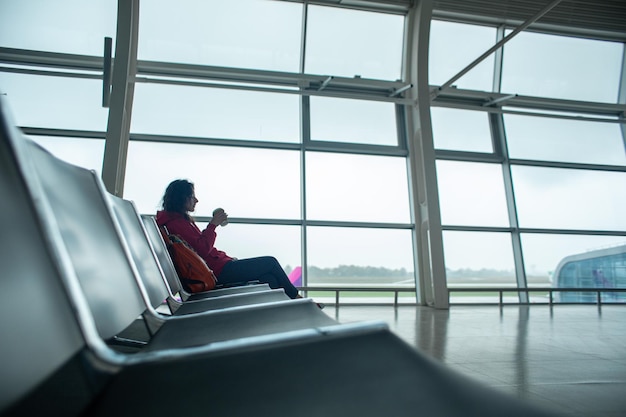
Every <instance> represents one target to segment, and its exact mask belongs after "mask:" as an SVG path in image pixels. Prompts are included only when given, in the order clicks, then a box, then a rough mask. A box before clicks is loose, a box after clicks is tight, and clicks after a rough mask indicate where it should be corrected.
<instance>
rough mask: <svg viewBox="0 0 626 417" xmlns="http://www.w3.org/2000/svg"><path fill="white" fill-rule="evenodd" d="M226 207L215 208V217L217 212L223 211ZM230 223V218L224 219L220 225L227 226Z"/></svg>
mask: <svg viewBox="0 0 626 417" xmlns="http://www.w3.org/2000/svg"><path fill="white" fill-rule="evenodd" d="M223 212H224V209H223V208H216V209H215V210H213V217H215V216H216V215H217V214H219V213H223ZM227 224H228V219H226V220H224V221H223V222H222V223H221V224H220V226H226V225H227Z"/></svg>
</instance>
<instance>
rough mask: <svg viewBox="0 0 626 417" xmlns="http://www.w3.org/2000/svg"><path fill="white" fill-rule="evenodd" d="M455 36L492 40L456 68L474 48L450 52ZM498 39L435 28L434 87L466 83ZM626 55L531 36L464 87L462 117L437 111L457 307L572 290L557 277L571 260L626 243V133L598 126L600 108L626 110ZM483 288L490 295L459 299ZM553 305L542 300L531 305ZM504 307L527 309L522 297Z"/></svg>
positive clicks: (590, 43) (470, 30)
mask: <svg viewBox="0 0 626 417" xmlns="http://www.w3.org/2000/svg"><path fill="white" fill-rule="evenodd" d="M444 33H446V34H447V35H449V38H450V39H460V38H464V39H467V38H469V37H477V36H479V34H481V33H483V34H484V36H485V39H486V38H489V36H491V40H490V41H487V40H485V41H484V42H485V43H488V45H486V46H485V44H483V46H484V48H483V49H482V50H481V51H480V52H478V53H474V54H471V59H470V58H469V57H466V58H465V59H463V58H460V59H459V60H458V61H459V62H455V63H453V61H454V60H456V59H457V58H458V57H459V53H461V52H463V51H464V50H465V47H464V48H461V49H459V48H458V44H455V45H453V44H451V43H450V44H446V43H445V42H443V41H442V38H445V36H443V34H444ZM487 33H489V35H487ZM504 33H505V34H506V33H510V31H509V32H507V31H504ZM495 36H496V28H492V29H491V31H490V29H489V28H487V27H485V26H478V25H468V24H462V23H454V22H433V25H432V30H431V37H432V41H431V47H434V46H437V48H438V49H437V50H432V51H431V53H430V58H431V61H430V69H431V73H430V82H431V84H434V85H437V84H438V83H439V84H441V83H444V82H446V81H447V80H448V79H449V78H450V77H452V76H453V75H455V74H456V73H457V72H460V71H461V70H462V69H463V68H464V66H465V65H467V64H469V63H470V62H471V61H472V60H473V59H474V58H475V57H476V56H478V55H480V54H481V53H482V52H484V51H485V50H487V49H488V48H489V47H491V46H492V45H493V44H494V43H495V42H496V41H497V38H496V37H495ZM623 53H624V45H623V44H621V43H616V42H605V41H598V40H590V39H583V38H572V37H563V36H556V35H547V34H538V33H526V32H521V33H520V34H519V35H518V36H517V37H514V38H512V39H511V40H510V41H509V42H508V43H506V44H505V46H504V48H503V54H502V56H501V60H500V61H497V60H496V61H494V60H493V59H492V60H491V61H489V62H488V64H487V65H484V62H483V64H480V65H478V66H477V67H475V68H474V69H473V70H471V71H469V72H468V73H467V74H466V75H464V76H463V77H461V78H460V79H459V80H458V81H457V82H456V83H455V85H456V86H457V88H464V89H467V90H465V91H467V93H459V100H458V103H457V104H456V106H457V107H456V108H455V104H453V103H452V101H453V100H452V99H451V98H450V97H446V104H445V107H432V108H431V120H432V124H433V141H434V145H435V147H436V149H437V151H436V152H437V159H438V161H437V180H438V189H439V198H440V209H441V220H442V225H443V243H444V253H445V263H446V274H447V283H448V288H449V289H450V290H451V303H455V302H460V303H466V302H470V303H472V302H485V301H487V302H498V297H499V293H498V292H489V291H487V289H488V288H491V287H504V288H506V287H513V288H524V287H528V288H547V287H558V286H559V285H561V284H562V282H564V281H563V280H560V281H559V280H558V279H556V277H554V271H555V269H556V268H557V266H558V265H559V263H560V262H561V261H562V260H563V259H566V258H567V259H569V258H571V257H578V256H584V254H586V253H591V252H593V251H595V250H598V249H602V248H612V247H621V246H623V245H624V244H625V243H626V223H625V221H624V216H623V215H622V213H621V212H622V211H623V210H622V207H625V204H626V150H625V143H626V140H625V138H624V131H625V130H624V127H623V125H622V126H621V125H620V123H619V120H618V119H617V118H616V117H615V116H614V113H613V114H612V113H611V110H607V111H606V112H605V113H604V114H598V113H599V112H598V107H597V106H596V103H606V104H607V105H609V104H613V103H616V102H617V100H618V96H617V92H618V91H619V88H618V86H619V82H620V76H621V74H622V71H623V69H622V59H623ZM498 56H500V55H497V54H492V58H497V57H498ZM450 57H452V58H450ZM446 63H447V64H446ZM490 69H495V71H490ZM479 74H483V75H484V77H485V78H488V79H489V81H488V80H487V79H483V80H482V81H481V78H480V77H479ZM498 74H502V75H501V78H500V77H498ZM600 79H601V80H600ZM470 90H472V91H480V90H483V91H490V92H492V93H496V94H502V95H505V96H504V98H503V99H502V101H503V102H504V104H503V106H504V107H499V106H494V105H493V104H492V103H495V102H497V101H494V100H493V98H494V96H490V95H488V94H486V95H483V96H482V97H484V98H483V100H484V101H483V102H482V104H481V103H480V102H478V105H476V102H474V103H472V102H471V100H468V97H472V100H476V98H475V97H480V95H476V94H475V93H473V92H470ZM463 94H465V95H463ZM520 95H529V96H530V95H532V96H537V97H539V98H538V99H532V100H531V101H527V102H526V104H528V103H529V102H532V105H525V106H524V108H521V109H520V108H519V107H515V106H512V105H511V106H508V105H507V103H506V102H507V101H508V100H509V99H511V98H513V99H515V98H516V97H518V96H520ZM544 98H545V100H544ZM555 99H557V100H558V99H565V100H564V101H563V102H561V103H558V104H556V103H557V100H555ZM573 100H579V101H578V102H576V106H571V104H572V103H573ZM583 100H584V101H583ZM548 102H549V104H546V103H548ZM434 105H435V106H437V101H436V100H435V102H434ZM586 108H588V109H589V112H588V113H585V112H584V109H586ZM589 279H590V280H593V277H591V278H589ZM619 282H620V283H621V282H622V281H619ZM477 287H478V288H479V289H480V288H485V289H486V291H484V292H482V293H481V292H476V291H472V292H469V291H468V292H462V291H456V289H458V288H467V289H474V290H475V289H476V288H477ZM548 297H549V294H548V293H547V292H545V293H542V292H531V293H529V299H527V300H528V301H530V302H547V300H548ZM603 297H606V295H605V296H603ZM609 297H610V296H609ZM592 298H593V297H592ZM504 299H505V302H506V301H507V300H510V301H516V300H522V301H525V300H526V299H525V298H524V294H523V293H519V294H516V293H513V292H507V293H504ZM555 300H556V301H557V302H558V301H564V300H565V298H559V297H558V296H555ZM568 300H569V301H570V302H571V301H572V298H571V297H570V298H569V299H568ZM593 300H594V301H595V298H593ZM580 301H584V300H582V299H581V300H580ZM587 301H588V300H587Z"/></svg>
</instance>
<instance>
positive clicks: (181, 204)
mask: <svg viewBox="0 0 626 417" xmlns="http://www.w3.org/2000/svg"><path fill="white" fill-rule="evenodd" d="M193 194H194V185H193V183H192V182H190V181H187V180H174V181H172V182H170V183H169V185H168V186H167V188H166V189H165V194H163V210H165V211H173V212H176V213H180V214H182V215H184V216H185V217H186V218H187V219H189V218H190V217H189V214H188V213H187V208H186V206H187V199H188V198H189V197H191V196H193Z"/></svg>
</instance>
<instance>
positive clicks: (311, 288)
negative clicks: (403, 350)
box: [299, 286, 626, 307]
mask: <svg viewBox="0 0 626 417" xmlns="http://www.w3.org/2000/svg"><path fill="white" fill-rule="evenodd" d="M299 289H300V291H302V292H304V293H305V294H308V293H309V292H334V293H335V305H340V294H341V293H346V292H365V293H367V292H371V293H381V292H382V293H393V306H394V307H398V305H399V303H398V296H399V294H400V293H415V288H407V287H339V286H324V287H323V286H319V287H318V286H306V287H299ZM455 292H466V293H472V292H475V293H497V294H498V302H497V303H486V302H480V303H475V302H473V303H458V302H457V303H452V302H451V303H450V304H451V305H484V304H497V305H499V306H503V305H505V304H511V305H516V304H547V305H550V306H552V305H554V304H597V305H598V307H600V306H601V305H602V304H626V298H625V299H624V300H619V301H618V300H615V301H610V302H607V301H603V300H602V294H605V293H621V292H624V293H626V288H580V287H578V288H573V287H568V288H552V287H534V288H512V287H471V288H468V287H454V288H448V296H450V294H451V293H455ZM546 292H547V293H548V300H547V301H546V302H545V303H542V302H537V301H533V302H530V301H528V302H519V301H518V302H506V303H505V302H504V294H505V293H516V294H517V295H519V294H520V293H524V294H526V295H527V297H528V295H529V294H530V293H546ZM559 292H576V293H581V292H584V293H589V292H591V293H596V301H595V302H571V301H568V302H562V301H558V302H555V300H554V293H559ZM518 298H519V297H518Z"/></svg>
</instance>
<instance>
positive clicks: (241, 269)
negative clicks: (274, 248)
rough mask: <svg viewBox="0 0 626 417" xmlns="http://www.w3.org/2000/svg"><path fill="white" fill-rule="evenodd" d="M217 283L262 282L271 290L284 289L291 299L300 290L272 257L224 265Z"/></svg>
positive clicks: (233, 261) (236, 261) (237, 260)
mask: <svg viewBox="0 0 626 417" xmlns="http://www.w3.org/2000/svg"><path fill="white" fill-rule="evenodd" d="M217 281H218V282H220V283H222V284H232V283H236V282H245V281H260V282H262V283H266V284H268V285H269V286H270V288H283V289H284V290H285V293H287V295H288V296H289V297H290V298H296V296H297V295H298V289H297V288H296V287H294V286H293V284H292V283H291V281H289V277H288V276H287V274H286V273H285V271H284V270H283V268H282V267H281V266H280V264H279V263H278V261H277V260H276V258H274V257H272V256H261V257H258V258H249V259H236V260H232V261H230V262H228V263H227V264H226V265H224V268H223V269H222V271H221V272H220V275H219V276H218V277H217Z"/></svg>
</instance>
